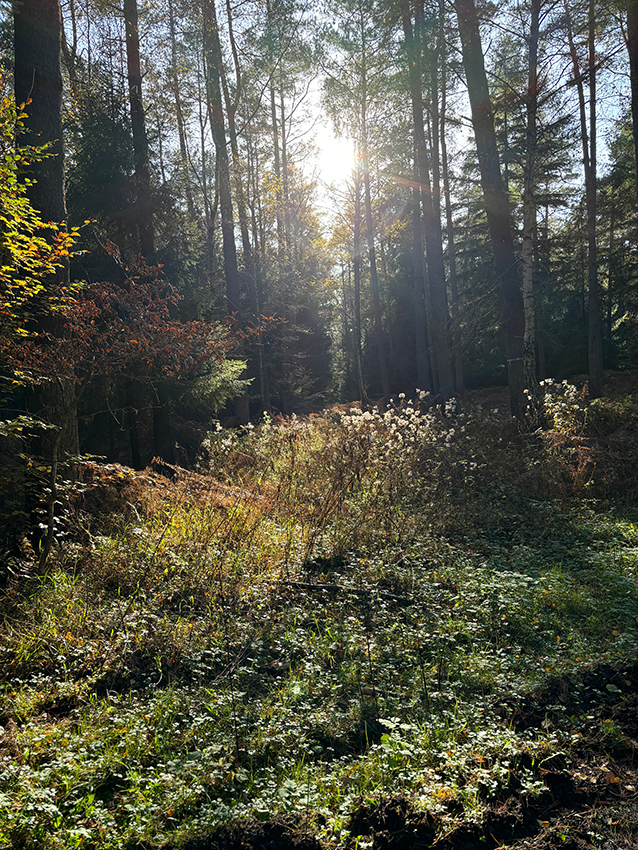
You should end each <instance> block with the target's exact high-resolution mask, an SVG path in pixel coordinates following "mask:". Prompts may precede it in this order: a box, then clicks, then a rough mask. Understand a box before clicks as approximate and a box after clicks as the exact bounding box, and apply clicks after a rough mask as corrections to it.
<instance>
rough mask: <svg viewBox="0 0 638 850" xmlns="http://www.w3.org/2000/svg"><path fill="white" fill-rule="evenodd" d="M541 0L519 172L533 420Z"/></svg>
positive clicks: (534, 21)
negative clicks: (521, 169)
mask: <svg viewBox="0 0 638 850" xmlns="http://www.w3.org/2000/svg"><path fill="white" fill-rule="evenodd" d="M542 1H543V0H532V6H531V18H530V34H529V45H528V80H527V131H526V140H525V141H526V144H525V167H524V174H523V252H522V260H523V262H522V265H523V305H524V310H525V338H524V341H523V367H524V370H525V386H526V389H527V391H528V398H529V404H530V405H531V407H532V409H531V410H530V414H531V417H532V419H533V420H535V419H536V417H537V415H538V410H539V407H540V403H539V402H540V399H539V386H538V380H537V378H536V308H535V303H534V242H535V237H536V156H537V128H536V116H537V112H538V38H539V28H540V9H541V4H542Z"/></svg>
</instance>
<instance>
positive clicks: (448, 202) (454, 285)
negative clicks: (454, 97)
mask: <svg viewBox="0 0 638 850" xmlns="http://www.w3.org/2000/svg"><path fill="white" fill-rule="evenodd" d="M444 23H445V7H444V3H443V0H439V42H440V56H441V121H440V133H441V168H442V172H443V194H444V196H445V228H446V235H447V255H448V267H449V280H450V297H451V304H450V307H451V314H452V350H453V360H454V389H455V390H456V392H457V393H462V392H463V391H464V380H463V350H462V346H461V309H460V304H459V291H458V277H457V274H456V247H455V242H454V221H453V218H452V194H451V192H450V169H449V164H448V155H447V139H446V133H445V127H446V117H447V56H446V43H445V34H444V29H443V27H444Z"/></svg>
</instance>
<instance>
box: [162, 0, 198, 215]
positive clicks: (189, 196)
mask: <svg viewBox="0 0 638 850" xmlns="http://www.w3.org/2000/svg"><path fill="white" fill-rule="evenodd" d="M168 21H169V32H170V37H171V65H170V81H171V88H172V90H173V98H174V100H175V116H176V118H177V135H178V137H179V153H180V159H181V161H182V171H183V173H184V183H185V194H186V207H187V209H188V216H189V218H190V220H191V221H194V222H196V221H197V214H196V212H195V202H194V200H193V192H192V190H191V181H190V166H189V162H188V148H187V144H186V122H185V121H184V109H183V107H182V93H181V89H180V84H179V73H178V69H177V38H176V36H175V13H174V10H173V0H169V2H168Z"/></svg>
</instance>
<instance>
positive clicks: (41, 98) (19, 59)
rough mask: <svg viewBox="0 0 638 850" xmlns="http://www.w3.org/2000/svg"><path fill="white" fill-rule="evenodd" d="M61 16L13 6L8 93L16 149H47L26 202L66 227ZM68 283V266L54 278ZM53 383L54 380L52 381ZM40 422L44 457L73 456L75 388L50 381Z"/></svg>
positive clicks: (52, 322)
mask: <svg viewBox="0 0 638 850" xmlns="http://www.w3.org/2000/svg"><path fill="white" fill-rule="evenodd" d="M61 34H62V16H61V13H60V5H59V2H58V0H16V2H15V3H14V50H15V64H14V87H15V98H16V102H17V103H18V105H20V104H23V103H27V101H29V100H30V101H31V102H30V103H29V104H28V105H27V107H26V111H27V118H26V120H25V122H24V131H23V134H22V138H21V140H20V142H21V144H24V145H34V146H41V145H44V144H49V151H50V152H51V154H52V156H48V157H46V158H45V159H43V160H41V161H40V162H36V163H34V164H33V165H32V166H31V167H30V174H31V175H32V176H33V177H34V178H35V179H34V181H33V182H32V183H31V185H30V186H29V189H28V195H29V200H30V201H31V203H32V205H33V207H34V208H35V209H36V210H37V211H38V212H39V213H40V214H41V217H42V220H43V221H45V222H50V221H51V222H59V223H60V224H61V225H62V226H64V225H65V223H66V203H65V195H64V147H63V139H62V71H61V68H60V49H61ZM55 275H56V279H57V280H60V279H61V280H62V282H63V283H68V280H69V267H68V265H66V266H64V267H62V268H59V269H57V270H56V272H55ZM41 329H42V330H44V331H48V332H49V333H52V334H54V335H56V336H61V335H62V334H63V327H62V322H61V320H60V319H59V318H58V317H56V316H55V315H50V316H47V317H45V318H44V320H43V321H42V323H41ZM52 377H55V376H52ZM38 396H39V398H38V403H39V404H40V405H42V407H43V408H44V411H43V415H44V418H45V419H47V420H48V421H49V422H52V423H54V424H56V425H57V426H58V427H59V428H60V429H61V431H60V432H59V433H58V434H56V435H49V434H47V435H46V436H45V437H44V439H43V450H44V453H45V455H46V456H47V457H52V456H53V453H54V450H55V454H56V457H58V455H59V454H62V453H66V454H69V455H77V454H78V453H79V437H78V425H77V415H76V397H75V387H74V386H73V384H72V383H71V382H70V381H62V380H52V381H51V382H49V383H48V384H46V385H45V386H44V387H43V388H42V390H41V391H40V392H39V393H38Z"/></svg>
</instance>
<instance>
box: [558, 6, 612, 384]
mask: <svg viewBox="0 0 638 850" xmlns="http://www.w3.org/2000/svg"><path fill="white" fill-rule="evenodd" d="M588 17H589V20H588V24H589V34H588V53H589V56H588V59H589V68H588V73H589V132H588V129H587V110H586V106H585V91H584V85H583V74H582V73H581V71H580V65H579V62H578V54H577V52H576V45H575V43H574V35H573V29H572V22H571V15H570V12H569V7H568V5H567V3H565V20H566V23H567V40H568V43H569V53H570V56H571V60H572V70H573V73H574V81H575V83H576V90H577V92H578V111H579V117H580V139H581V146H582V151H583V170H584V172H585V204H586V207H587V294H588V324H589V334H588V345H587V350H588V358H589V394H590V396H592V398H597V397H598V396H600V394H601V393H602V385H603V363H602V359H603V358H602V335H601V320H600V291H599V286H598V246H597V238H596V62H595V54H594V28H595V5H594V0H589V16H588Z"/></svg>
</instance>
